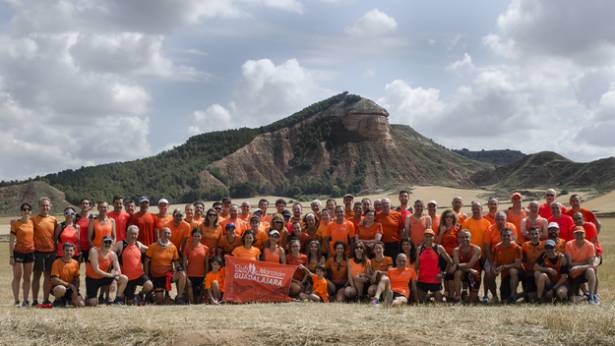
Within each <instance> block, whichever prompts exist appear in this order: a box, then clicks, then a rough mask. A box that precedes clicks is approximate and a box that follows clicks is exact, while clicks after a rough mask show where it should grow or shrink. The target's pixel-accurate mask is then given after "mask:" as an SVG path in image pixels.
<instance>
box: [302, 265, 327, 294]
mask: <svg viewBox="0 0 615 346" xmlns="http://www.w3.org/2000/svg"><path fill="white" fill-rule="evenodd" d="M299 268H300V269H303V270H304V271H305V272H306V273H307V274H308V275H306V277H305V280H307V279H310V280H311V281H312V284H311V287H312V290H311V292H310V293H304V292H301V293H299V299H301V300H310V301H313V302H323V303H328V302H329V291H328V288H327V279H326V278H325V274H326V272H327V269H326V268H325V267H324V266H322V265H320V264H319V265H317V266H316V272H315V273H314V272H312V271H310V269H309V268H307V267H306V266H304V265H300V266H299Z"/></svg>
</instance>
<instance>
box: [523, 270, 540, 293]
mask: <svg viewBox="0 0 615 346" xmlns="http://www.w3.org/2000/svg"><path fill="white" fill-rule="evenodd" d="M524 274H525V275H524V277H523V281H522V284H523V292H525V293H533V292H536V290H537V288H536V280H535V279H534V275H533V274H534V273H533V272H532V273H528V272H526V273H524Z"/></svg>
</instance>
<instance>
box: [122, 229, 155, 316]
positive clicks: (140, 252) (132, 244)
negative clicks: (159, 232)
mask: <svg viewBox="0 0 615 346" xmlns="http://www.w3.org/2000/svg"><path fill="white" fill-rule="evenodd" d="M137 239H139V227H137V226H135V225H130V226H128V228H127V229H126V240H121V241H118V242H117V243H115V252H116V254H117V257H118V261H119V262H120V266H121V269H122V273H124V275H126V278H127V279H128V283H127V284H126V290H125V291H124V295H125V296H126V303H127V304H129V305H132V304H136V305H142V304H145V301H146V297H147V295H148V294H149V293H150V292H151V291H152V290H153V289H154V284H153V283H152V281H151V280H150V279H149V278H148V277H147V276H145V271H144V270H143V257H144V255H145V253H146V252H147V246H145V245H143V244H142V243H141V242H140V241H138V240H137ZM137 286H141V292H139V294H138V295H135V291H136V289H137Z"/></svg>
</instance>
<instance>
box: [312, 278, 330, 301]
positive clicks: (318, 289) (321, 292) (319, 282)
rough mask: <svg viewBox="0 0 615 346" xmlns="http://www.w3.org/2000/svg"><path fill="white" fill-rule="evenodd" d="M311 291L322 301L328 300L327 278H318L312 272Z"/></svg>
mask: <svg viewBox="0 0 615 346" xmlns="http://www.w3.org/2000/svg"><path fill="white" fill-rule="evenodd" d="M312 292H313V293H314V294H316V295H317V296H319V297H320V299H322V301H323V302H324V303H328V302H329V290H328V288H327V279H325V278H324V277H323V278H320V279H319V278H318V275H316V274H312Z"/></svg>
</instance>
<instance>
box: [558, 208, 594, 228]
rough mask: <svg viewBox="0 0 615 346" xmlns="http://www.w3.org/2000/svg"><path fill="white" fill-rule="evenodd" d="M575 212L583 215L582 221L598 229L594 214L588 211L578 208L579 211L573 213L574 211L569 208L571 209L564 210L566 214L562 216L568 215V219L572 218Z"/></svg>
mask: <svg viewBox="0 0 615 346" xmlns="http://www.w3.org/2000/svg"><path fill="white" fill-rule="evenodd" d="M577 211H578V212H580V213H581V214H583V220H584V221H585V222H591V223H593V224H594V226H596V227H598V220H597V219H596V214H594V213H593V212H592V211H591V210H589V209H585V208H580V209H579V210H576V211H575V210H573V209H572V208H571V209H568V210H566V212H565V213H564V214H566V215H568V216H570V217H573V216H574V213H576V212H577Z"/></svg>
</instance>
